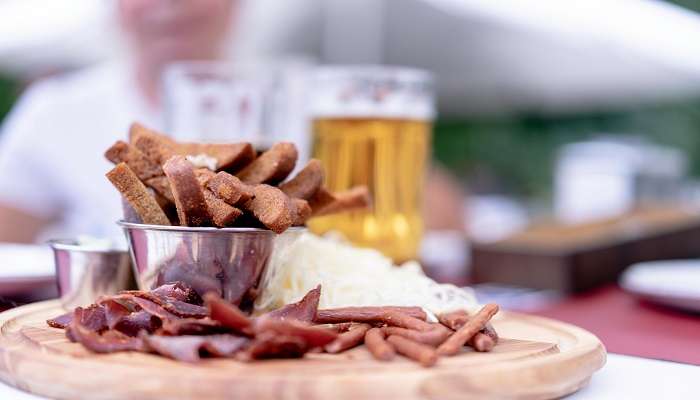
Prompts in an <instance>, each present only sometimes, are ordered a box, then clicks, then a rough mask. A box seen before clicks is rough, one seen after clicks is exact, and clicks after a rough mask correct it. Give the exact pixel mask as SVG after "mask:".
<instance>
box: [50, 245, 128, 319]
mask: <svg viewBox="0 0 700 400" xmlns="http://www.w3.org/2000/svg"><path fill="white" fill-rule="evenodd" d="M49 245H50V246H51V248H52V249H53V252H54V260H55V265H56V282H57V284H58V293H59V295H60V297H61V304H62V305H63V307H64V308H66V309H73V308H75V307H77V306H84V305H88V304H90V303H93V302H94V301H95V300H96V299H97V298H98V297H100V296H102V295H110V294H115V293H117V292H118V291H120V290H127V289H134V288H135V283H134V277H133V272H132V268H131V262H130V260H129V253H128V252H127V251H125V250H116V249H104V248H99V247H90V246H89V245H88V246H86V245H80V244H79V243H78V242H77V241H75V240H52V241H50V242H49Z"/></svg>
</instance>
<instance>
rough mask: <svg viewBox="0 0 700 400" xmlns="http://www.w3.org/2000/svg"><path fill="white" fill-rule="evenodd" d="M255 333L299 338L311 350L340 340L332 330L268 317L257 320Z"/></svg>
mask: <svg viewBox="0 0 700 400" xmlns="http://www.w3.org/2000/svg"><path fill="white" fill-rule="evenodd" d="M254 332H255V333H256V335H257V334H260V333H264V332H274V333H276V334H278V335H282V336H294V337H298V338H301V339H303V340H304V341H305V342H306V343H307V344H308V346H309V348H313V347H323V346H325V345H327V344H329V343H331V342H332V341H334V340H335V339H336V338H338V333H337V332H335V331H334V330H332V329H327V328H322V327H320V326H312V325H309V324H306V323H303V322H301V321H295V320H285V321H282V320H279V319H275V318H266V317H261V318H258V319H256V320H255V325H254Z"/></svg>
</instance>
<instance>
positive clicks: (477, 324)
mask: <svg viewBox="0 0 700 400" xmlns="http://www.w3.org/2000/svg"><path fill="white" fill-rule="evenodd" d="M497 312H498V305H496V304H493V303H490V304H486V305H485V306H484V307H483V308H482V309H481V310H479V312H478V313H476V314H475V315H474V316H473V317H471V318H470V319H469V321H467V323H466V324H464V326H462V327H461V328H459V330H457V332H455V333H454V334H453V335H452V336H450V337H449V338H448V339H447V340H446V341H445V342H444V343H443V344H441V345H440V347H438V353H439V354H440V355H447V356H451V355H455V354H457V353H458V352H459V350H460V349H461V348H462V346H464V345H465V344H466V343H467V342H468V341H469V340H470V339H471V338H472V337H473V336H474V335H475V334H476V333H477V332H479V331H481V330H482V329H484V326H485V325H486V323H488V322H489V320H490V319H491V318H492V317H493V316H494V315H496V313H497Z"/></svg>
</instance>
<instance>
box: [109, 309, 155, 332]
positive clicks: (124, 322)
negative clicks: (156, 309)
mask: <svg viewBox="0 0 700 400" xmlns="http://www.w3.org/2000/svg"><path fill="white" fill-rule="evenodd" d="M161 324H162V322H161V320H160V318H158V317H156V316H154V315H151V314H150V313H148V312H146V311H135V312H133V313H131V314H129V315H126V316H124V317H122V318H121V319H120V320H119V321H117V322H116V323H115V324H114V326H113V329H115V330H117V331H119V332H121V333H123V334H125V335H127V336H133V337H136V336H138V335H139V333H140V332H141V331H145V332H148V333H153V332H155V331H156V330H157V329H158V328H160V326H161Z"/></svg>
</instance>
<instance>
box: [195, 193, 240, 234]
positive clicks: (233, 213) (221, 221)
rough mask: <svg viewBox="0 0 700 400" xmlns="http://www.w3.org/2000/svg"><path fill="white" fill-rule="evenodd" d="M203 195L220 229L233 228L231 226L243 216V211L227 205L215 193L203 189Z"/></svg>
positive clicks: (215, 223) (212, 217) (213, 219)
mask: <svg viewBox="0 0 700 400" xmlns="http://www.w3.org/2000/svg"><path fill="white" fill-rule="evenodd" d="M203 193H204V201H205V202H206V203H207V208H208V209H209V214H210V215H211V219H212V221H214V225H216V226H218V227H219V228H225V227H227V226H231V224H233V222H234V221H235V220H236V219H237V218H238V217H240V216H241V214H243V211H241V210H239V209H237V208H236V207H234V206H231V205H228V204H226V203H225V202H224V201H223V200H221V199H220V198H218V197H216V196H214V193H212V192H211V191H210V190H209V189H203Z"/></svg>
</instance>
